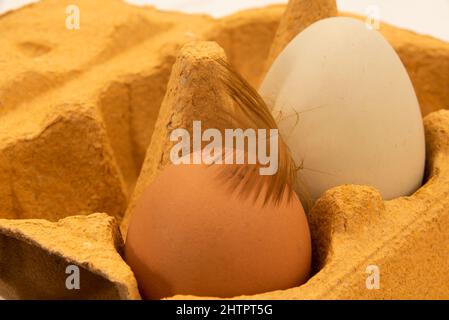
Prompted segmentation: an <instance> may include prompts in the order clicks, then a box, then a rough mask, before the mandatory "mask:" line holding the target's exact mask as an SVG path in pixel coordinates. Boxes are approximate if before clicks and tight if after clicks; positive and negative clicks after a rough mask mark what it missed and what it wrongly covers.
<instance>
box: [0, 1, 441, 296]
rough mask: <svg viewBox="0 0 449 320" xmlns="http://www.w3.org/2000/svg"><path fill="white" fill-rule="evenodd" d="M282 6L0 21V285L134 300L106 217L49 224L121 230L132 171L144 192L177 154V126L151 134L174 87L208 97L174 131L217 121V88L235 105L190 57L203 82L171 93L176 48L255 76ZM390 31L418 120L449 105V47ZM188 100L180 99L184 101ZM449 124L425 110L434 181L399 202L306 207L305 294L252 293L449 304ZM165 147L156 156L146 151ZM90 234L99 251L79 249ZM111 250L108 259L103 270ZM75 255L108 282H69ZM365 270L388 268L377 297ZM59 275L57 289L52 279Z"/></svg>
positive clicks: (113, 11)
mask: <svg viewBox="0 0 449 320" xmlns="http://www.w3.org/2000/svg"><path fill="white" fill-rule="evenodd" d="M106 2H107V3H106ZM68 4H76V5H78V6H79V7H80V10H81V13H82V19H81V29H80V30H78V31H73V30H72V31H69V30H67V29H66V28H65V26H64V19H65V16H64V13H65V7H66V5H68ZM285 8H286V7H285V6H273V7H269V8H264V9H256V10H249V11H244V12H240V13H237V14H235V15H232V16H230V17H226V18H223V19H220V20H213V19H211V18H209V17H207V16H198V15H186V14H179V13H162V12H159V11H157V10H155V9H153V8H151V7H144V8H137V7H133V6H129V5H126V4H124V3H123V2H121V1H118V0H108V1H106V0H104V1H101V2H100V1H90V0H73V1H59V0H44V1H42V2H39V3H37V4H34V5H31V6H28V7H26V8H23V9H20V10H18V11H16V12H11V13H8V14H6V15H4V16H1V17H0V34H1V35H2V37H1V38H0V47H1V48H2V50H1V51H0V68H1V70H2V73H1V75H0V218H6V219H5V220H1V223H0V230H1V232H0V234H1V236H0V239H1V240H0V243H1V244H0V250H1V253H0V265H1V266H2V267H3V266H8V269H4V268H3V269H1V270H2V271H1V273H0V277H1V278H2V283H0V291H2V292H5V291H6V292H8V293H9V294H10V295H12V296H14V297H24V298H45V297H50V296H52V297H55V298H57V297H70V298H76V297H82V298H106V297H120V298H127V299H128V298H138V295H137V291H136V287H135V283H134V282H133V281H134V280H133V278H132V277H131V276H130V275H129V273H128V271H127V270H128V269H127V267H126V266H125V265H124V264H123V262H122V261H121V260H120V259H121V258H120V256H119V254H117V251H116V250H115V249H114V246H113V245H112V243H113V242H114V241H113V240H111V238H113V237H119V236H118V235H116V236H111V234H116V232H115V231H107V232H106V231H104V232H101V233H99V234H96V235H95V234H94V235H93V234H92V233H91V232H90V231H88V230H92V229H90V227H89V226H90V225H91V227H92V228H94V226H95V225H103V226H104V229H103V230H105V229H107V230H111V229H115V227H112V226H111V227H105V225H109V222H108V221H109V219H111V218H109V217H106V216H104V215H102V216H98V215H95V216H94V217H95V218H92V216H88V217H87V218H86V217H71V218H68V220H62V221H64V222H58V223H56V224H52V223H51V222H49V221H58V220H59V219H60V218H64V217H67V216H71V215H79V214H80V215H87V214H91V213H94V212H106V213H107V214H109V215H110V216H113V217H115V218H116V220H117V222H119V223H120V222H121V220H122V218H123V216H124V214H125V211H126V208H127V206H128V198H129V197H130V196H131V195H132V194H133V189H134V185H135V184H136V180H137V178H138V177H139V183H138V184H137V186H138V187H137V188H136V192H135V194H134V197H135V196H136V195H137V194H138V192H139V189H140V188H143V187H145V186H146V185H147V184H149V183H151V181H152V179H153V178H154V175H155V172H157V170H159V169H160V167H159V164H160V163H164V161H165V160H163V159H164V158H158V157H159V156H161V154H162V153H161V151H160V150H165V149H166V148H167V140H164V139H166V137H167V136H166V132H165V134H164V129H163V126H160V127H159V128H161V129H158V130H154V128H155V124H156V123H157V122H158V123H163V122H164V119H166V117H167V116H168V115H169V114H170V112H167V111H161V114H160V117H159V118H158V113H159V108H160V106H161V102H162V100H163V98H164V95H165V94H167V96H166V98H165V99H166V101H167V100H169V99H171V100H172V103H173V101H174V97H176V96H178V97H181V98H182V99H184V98H185V97H187V96H189V95H191V96H195V97H201V99H204V101H201V99H199V100H195V103H192V101H193V100H192V101H190V102H189V103H187V104H184V105H185V106H186V107H187V108H185V109H182V106H178V108H181V109H177V112H178V113H177V114H176V117H174V118H173V119H174V120H176V121H178V122H177V124H180V123H191V121H189V120H190V119H191V118H192V117H193V115H194V114H193V113H192V112H191V111H192V109H189V108H191V107H192V106H196V109H195V110H196V111H195V112H197V113H196V114H198V112H199V113H201V112H204V111H205V110H208V111H207V112H206V113H205V114H207V115H209V116H211V117H213V113H211V112H210V110H211V109H208V106H211V104H210V102H211V101H212V100H210V99H211V98H214V97H216V99H217V101H215V103H217V105H218V104H219V103H222V102H225V101H226V97H225V96H223V95H222V94H221V93H220V90H219V88H217V87H214V85H215V84H216V83H215V82H214V81H213V76H211V74H210V72H208V70H207V69H197V68H194V67H192V66H195V60H194V59H193V60H192V59H191V58H189V57H191V56H189V54H186V52H185V51H184V61H186V62H188V61H190V62H189V63H188V64H187V65H188V67H187V70H189V72H190V74H191V77H193V78H196V79H198V81H200V80H201V81H200V82H201V83H202V84H201V86H200V87H199V88H201V89H198V88H197V89H195V90H193V89H192V87H190V88H188V87H187V88H183V87H182V86H181V83H180V82H177V81H175V82H173V84H170V88H172V89H171V90H177V94H175V93H174V92H171V91H170V90H168V92H167V93H166V88H167V82H168V79H169V77H170V73H171V69H172V65H173V63H174V62H175V59H176V57H177V56H178V54H179V52H180V48H181V47H182V46H183V45H184V44H186V43H187V42H190V41H192V40H212V41H216V42H217V43H218V44H219V45H220V46H221V47H222V48H223V49H224V52H225V53H226V56H227V57H228V60H229V61H230V63H231V64H233V65H234V66H235V67H236V68H237V70H239V71H240V72H241V74H242V75H243V76H244V77H245V78H246V79H248V80H249V81H250V83H252V84H253V85H257V84H258V83H259V82H260V80H261V77H262V75H263V73H264V66H265V65H266V59H267V57H268V54H269V50H270V47H272V40H273V38H274V36H275V32H276V30H277V26H278V24H279V21H280V19H281V17H282V15H283V14H284V10H285ZM380 32H382V33H383V35H384V36H385V37H386V38H387V40H388V41H389V42H390V43H391V44H392V46H393V47H394V48H395V50H396V51H397V52H398V54H399V56H400V57H401V59H402V61H403V62H404V64H405V66H406V68H407V71H408V73H409V74H410V77H411V79H412V82H413V84H414V87H415V90H416V92H417V95H418V99H419V101H420V104H421V108H422V112H423V114H428V113H430V112H433V111H436V110H439V109H449V43H445V42H443V41H440V40H437V39H433V38H431V37H427V36H421V35H417V34H415V33H413V32H410V31H406V30H401V29H398V28H395V27H391V26H388V25H385V24H382V25H381V29H380ZM203 45H204V51H202V52H204V54H203V59H204V60H208V59H212V60H213V59H214V57H217V56H224V53H223V51H222V50H221V49H220V48H219V47H218V46H217V45H215V44H212V43H207V44H203ZM190 50H193V49H190ZM202 50H203V49H202ZM207 52H209V53H207ZM187 53H188V50H187ZM208 54H210V56H209V55H208ZM189 66H190V67H189ZM181 69H182V68H175V69H174V70H173V72H174V73H173V75H175V74H176V72H179V71H180V70H181ZM209 71H210V70H209ZM178 79H179V78H178ZM211 88H215V89H217V92H215V93H213V92H211ZM181 89H182V90H181ZM178 90H179V91H178ZM182 99H181V100H179V101H178V102H188V101H187V100H182ZM165 105H168V102H165ZM213 105H214V104H212V106H213ZM201 108H204V109H203V110H202V111H200V109H201ZM163 110H171V109H170V108H169V107H165V108H163ZM448 117H449V116H448V111H439V112H436V113H435V112H433V113H431V114H429V115H428V116H427V117H426V120H425V126H426V135H427V136H426V139H427V149H428V150H427V151H428V155H427V171H428V177H429V179H428V182H427V184H426V185H425V186H424V187H423V188H421V189H420V190H418V191H417V193H416V194H415V195H413V196H412V197H405V198H400V199H395V200H392V201H388V202H383V201H382V200H381V199H380V197H379V195H378V193H377V192H376V191H375V190H374V189H372V188H369V187H362V186H359V187H358V186H341V187H337V188H334V189H332V190H329V191H328V192H327V193H326V195H324V196H323V197H322V198H321V199H320V200H319V201H318V203H317V205H316V206H315V208H314V209H313V210H312V212H311V214H310V221H311V227H312V234H313V237H314V246H315V257H314V259H315V262H314V264H315V268H316V271H319V272H318V273H317V274H316V275H315V276H314V277H313V278H311V280H310V281H309V282H308V283H307V284H306V285H304V286H301V287H300V288H293V289H290V290H286V291H277V292H274V293H266V294H263V295H258V296H256V297H255V298H292V299H293V298H294V299H299V298H344V297H346V298H363V297H365V298H376V299H377V298H391V297H394V298H421V297H422V298H432V297H433V298H434V297H442V298H448V297H447V292H449V290H448V287H447V283H448V281H447V280H448V279H447V277H448V276H447V275H446V274H445V271H446V270H447V268H445V266H446V263H447V258H448V257H447V254H446V252H447V250H446V249H447V244H448V243H449V239H447V235H446V234H445V230H446V229H447V224H448V217H447V215H448V210H447V208H448V204H447V200H448V198H449V194H448V193H449V191H448V188H449V186H448V182H447V179H448V178H447V177H448V176H447V170H448V168H447V163H448V159H447V155H448V152H449V151H448V146H447V141H448V140H449V138H448V127H449V119H448ZM153 131H154V132H153ZM153 133H154V134H153ZM152 136H153V139H151V137H152ZM150 141H151V145H152V147H150V148H149V149H148V146H149V145H150ZM156 146H158V147H157V148H156ZM155 148H156V149H157V150H159V151H158V152H156V155H154V154H153V151H149V150H156V149H155ZM164 148H165V149H164ZM147 149H148V151H147ZM145 154H147V156H146V158H147V159H146V160H145V166H144V170H143V171H142V173H141V174H140V176H139V172H140V168H141V166H142V164H143V162H144V159H145ZM161 159H162V160H161ZM155 164H156V165H155ZM148 168H153V169H151V170H148ZM129 208H132V201H131V204H130V206H129ZM128 212H129V211H128ZM18 218H25V219H33V220H32V222H30V221H29V220H25V221H22V220H16V219H18ZM8 219H9V220H8ZM34 219H46V220H49V221H45V220H34ZM83 219H87V220H86V221H85V223H84V222H82V221H84V220H83ZM90 219H93V220H90ZM126 221H127V219H125V220H124V223H123V224H122V230H123V231H124V232H126ZM69 222H70V223H69ZM61 224H62V225H61ZM81 225H84V227H81ZM108 228H111V229H108ZM94 229H95V228H94ZM49 230H51V232H50V231H49ZM58 230H59V231H58ZM82 230H84V231H82ZM46 233H48V234H49V235H53V236H48V237H47V236H46ZM106 233H107V234H109V236H106V235H105V234H106ZM117 241H118V240H117ZM85 242H90V243H92V244H93V246H94V248H97V246H98V247H101V250H100V249H98V250H97V249H95V250H92V249H86V250H80V249H79V247H80V244H81V243H85ZM6 243H7V244H8V245H5V244H6ZM76 248H78V249H76ZM5 250H6V251H5ZM11 250H12V251H11ZM5 252H10V254H9V253H8V254H7V255H6V256H5ZM102 252H106V253H107V256H108V258H110V260H108V259H106V260H103V262H102V263H100V262H99V261H98V260H97V259H101V257H104V256H103V255H102ZM18 253H20V255H19V254H18ZM14 259H15V260H14ZM13 260H14V261H15V262H13ZM67 261H72V262H73V263H74V264H77V265H80V266H81V267H82V268H84V269H83V270H84V271H82V272H83V276H82V277H83V278H84V275H85V276H86V277H87V278H88V279H92V280H91V282H92V284H95V286H96V287H97V289H95V290H93V289H92V290H90V289H88V290H86V291H82V295H79V296H78V295H75V293H73V292H72V293H70V292H66V291H64V290H62V289H61V287H60V286H61V285H63V284H64V282H61V280H64V279H65V277H64V276H66V275H65V274H63V275H62V276H61V273H60V271H61V270H62V271H64V270H63V269H61V268H62V267H61V266H62V265H64V264H65V263H66V262H67ZM35 262H37V263H35ZM367 264H377V265H378V266H379V268H380V272H381V278H380V285H381V289H380V290H367V289H366V288H365V280H366V277H367V276H368V274H365V269H366V265H367ZM12 265H14V269H12V268H11V266H12ZM33 268H34V269H33ZM116 268H117V269H116ZM47 269H48V270H53V272H49V271H45V270H47ZM3 270H12V271H9V272H5V273H4V271H3ZM36 271H37V272H36ZM53 274H57V275H58V276H57V277H56V279H55V278H52V277H53ZM38 275H40V276H38ZM22 276H23V277H24V279H27V280H26V281H27V282H26V283H24V282H23V281H22V280H20V279H21V277H22ZM59 277H60V278H59ZM52 279H53V280H55V281H52ZM55 283H57V286H59V287H57V286H56V287H52V286H55ZM119 284H120V285H119ZM42 288H44V289H42ZM45 288H46V289H45ZM49 288H50V289H49ZM92 288H93V287H92ZM119 288H122V289H119ZM124 288H127V289H124ZM100 289H101V290H100ZM98 290H100V291H98ZM126 292H128V293H126ZM72 294H73V295H72Z"/></svg>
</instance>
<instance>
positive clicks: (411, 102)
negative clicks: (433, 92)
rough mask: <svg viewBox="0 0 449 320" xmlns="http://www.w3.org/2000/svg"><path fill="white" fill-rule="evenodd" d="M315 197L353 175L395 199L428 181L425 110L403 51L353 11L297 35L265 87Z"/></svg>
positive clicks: (264, 92) (358, 181)
mask: <svg viewBox="0 0 449 320" xmlns="http://www.w3.org/2000/svg"><path fill="white" fill-rule="evenodd" d="M260 93H261V95H262V97H263V98H264V99H265V101H266V102H267V104H268V105H269V106H271V107H272V112H273V116H274V117H275V119H277V122H278V125H279V129H280V132H281V134H282V135H283V138H284V139H285V141H286V143H287V145H288V146H289V148H290V150H291V153H292V156H293V158H294V160H295V162H296V164H297V165H301V167H302V168H303V170H302V171H301V174H300V177H302V179H303V180H304V182H305V184H306V185H307V186H308V187H309V189H310V192H311V195H312V197H313V198H315V199H316V198H318V197H319V196H320V195H321V194H322V193H323V192H324V191H326V190H327V189H329V188H331V187H334V186H337V185H341V184H346V183H351V184H363V185H371V186H374V187H376V188H377V189H379V191H380V192H381V194H382V196H383V197H384V198H386V199H391V198H395V197H399V196H403V195H409V194H411V193H413V192H414V191H415V190H416V189H417V188H418V187H419V186H420V185H421V183H422V178H423V172H424V162H425V143H424V131H423V124H422V119H421V112H420V108H419V104H418V100H417V98H416V94H415V91H414V89H413V86H412V83H411V81H410V78H409V76H408V74H407V71H406V69H405V67H404V66H403V64H402V63H401V61H400V58H399V57H398V55H397V54H396V52H395V51H394V49H393V48H392V47H391V46H390V44H389V43H388V42H387V41H386V40H385V39H384V38H383V37H382V36H381V34H380V33H379V32H377V31H376V30H372V29H371V28H369V27H368V26H367V25H366V24H365V23H364V22H362V21H358V20H355V19H351V18H329V19H325V20H321V21H319V22H317V23H315V24H313V25H311V26H310V27H308V28H307V29H306V30H304V31H303V32H301V33H300V34H299V35H297V36H296V37H295V38H294V39H293V40H292V41H291V42H290V43H289V45H288V46H287V47H286V48H285V49H284V51H283V52H281V54H280V55H279V56H278V58H277V59H276V60H275V62H274V63H273V65H272V67H271V69H270V70H269V72H268V73H267V75H266V78H265V80H264V82H263V83H262V86H261V88H260Z"/></svg>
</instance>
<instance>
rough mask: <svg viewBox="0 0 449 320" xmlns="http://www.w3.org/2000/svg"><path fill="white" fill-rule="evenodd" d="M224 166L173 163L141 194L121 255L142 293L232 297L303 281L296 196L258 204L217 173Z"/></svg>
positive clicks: (307, 253) (304, 233) (305, 237)
mask: <svg viewBox="0 0 449 320" xmlns="http://www.w3.org/2000/svg"><path fill="white" fill-rule="evenodd" d="M222 170H223V165H217V164H216V165H211V166H206V165H193V164H191V165H177V166H175V165H173V166H169V167H167V168H166V169H164V170H163V171H162V173H161V174H160V175H159V176H158V177H157V178H156V179H155V181H154V182H153V183H152V184H151V185H150V186H149V187H148V188H147V189H146V190H145V191H144V192H143V193H142V195H141V197H140V199H139V201H138V202H137V204H136V207H135V210H134V212H133V216H132V218H131V222H130V226H129V231H128V235H127V241H126V260H127V262H128V263H129V265H130V266H131V268H132V270H133V271H134V273H135V275H136V277H137V281H138V283H139V288H140V290H141V293H142V295H143V297H144V298H149V299H158V298H163V297H169V296H173V295H177V294H189V295H196V296H214V297H232V296H237V295H243V294H246V295H249V294H256V293H261V292H266V291H271V290H278V289H286V288H291V287H295V286H298V285H300V284H302V283H304V282H305V281H306V280H307V278H308V275H309V271H310V263H311V241H310V234H309V228H308V223H307V219H306V216H305V214H304V210H303V208H302V206H301V203H300V201H299V200H298V198H297V196H296V195H293V197H292V199H291V200H290V201H289V200H288V196H287V193H286V194H285V195H284V197H283V199H281V201H280V202H279V203H278V204H275V203H274V202H273V201H270V202H269V203H268V204H266V205H265V206H264V195H265V193H266V192H267V188H263V189H262V191H261V194H260V195H259V197H258V198H257V199H256V200H255V199H254V198H252V197H246V198H245V197H243V196H239V188H240V186H239V187H238V188H236V189H235V190H234V192H232V191H230V188H229V185H228V186H225V184H226V183H225V182H224V181H223V179H221V178H220V177H219V176H220V172H222Z"/></svg>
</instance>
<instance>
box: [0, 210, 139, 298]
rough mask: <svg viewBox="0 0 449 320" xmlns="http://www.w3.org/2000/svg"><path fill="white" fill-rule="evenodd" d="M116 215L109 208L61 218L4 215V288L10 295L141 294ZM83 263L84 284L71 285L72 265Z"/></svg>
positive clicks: (0, 254)
mask: <svg viewBox="0 0 449 320" xmlns="http://www.w3.org/2000/svg"><path fill="white" fill-rule="evenodd" d="M122 249H123V241H122V237H121V235H120V231H119V228H118V225H117V224H116V222H115V219H114V218H112V217H109V216H108V215H106V214H104V213H96V214H92V215H89V216H72V217H68V218H65V219H62V220H60V221H58V222H49V221H46V220H40V219H30V220H7V219H0V294H1V295H2V296H4V297H5V298H9V299H138V298H140V296H139V292H138V290H137V283H136V280H135V278H134V275H133V273H132V271H131V269H130V268H129V267H128V265H127V264H126V263H125V262H124V261H123V260H122V258H121V256H120V254H119V252H122ZM70 265H74V266H78V267H79V269H80V289H79V290H76V289H73V290H68V289H67V288H66V279H67V277H69V274H67V273H66V268H67V267H68V266H70Z"/></svg>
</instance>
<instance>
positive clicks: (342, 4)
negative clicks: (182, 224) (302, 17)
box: [0, 0, 449, 299]
mask: <svg viewBox="0 0 449 320" xmlns="http://www.w3.org/2000/svg"><path fill="white" fill-rule="evenodd" d="M91 1H102V0H91ZM30 2H33V0H0V14H1V13H4V12H6V11H8V10H10V9H14V8H17V7H20V6H22V5H24V4H26V3H30ZM127 2H130V3H134V4H138V5H143V4H151V5H155V6H156V7H158V8H160V9H162V10H180V11H183V12H188V13H205V14H209V15H212V16H214V17H222V16H225V15H228V14H232V13H234V12H236V11H238V10H242V9H247V8H252V7H262V6H265V5H268V4H275V3H286V2H287V0H127ZM337 3H338V8H339V10H342V11H347V12H354V13H359V14H362V15H364V14H366V10H367V8H368V7H369V6H370V5H377V6H378V7H379V10H380V19H381V20H382V21H385V22H388V23H390V24H393V25H397V26H400V27H403V28H407V29H411V30H414V31H416V32H418V33H423V34H429V35H432V36H434V37H437V38H440V39H443V40H446V41H449V0H337ZM81 15H82V13H81ZM0 299H1V297H0Z"/></svg>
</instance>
